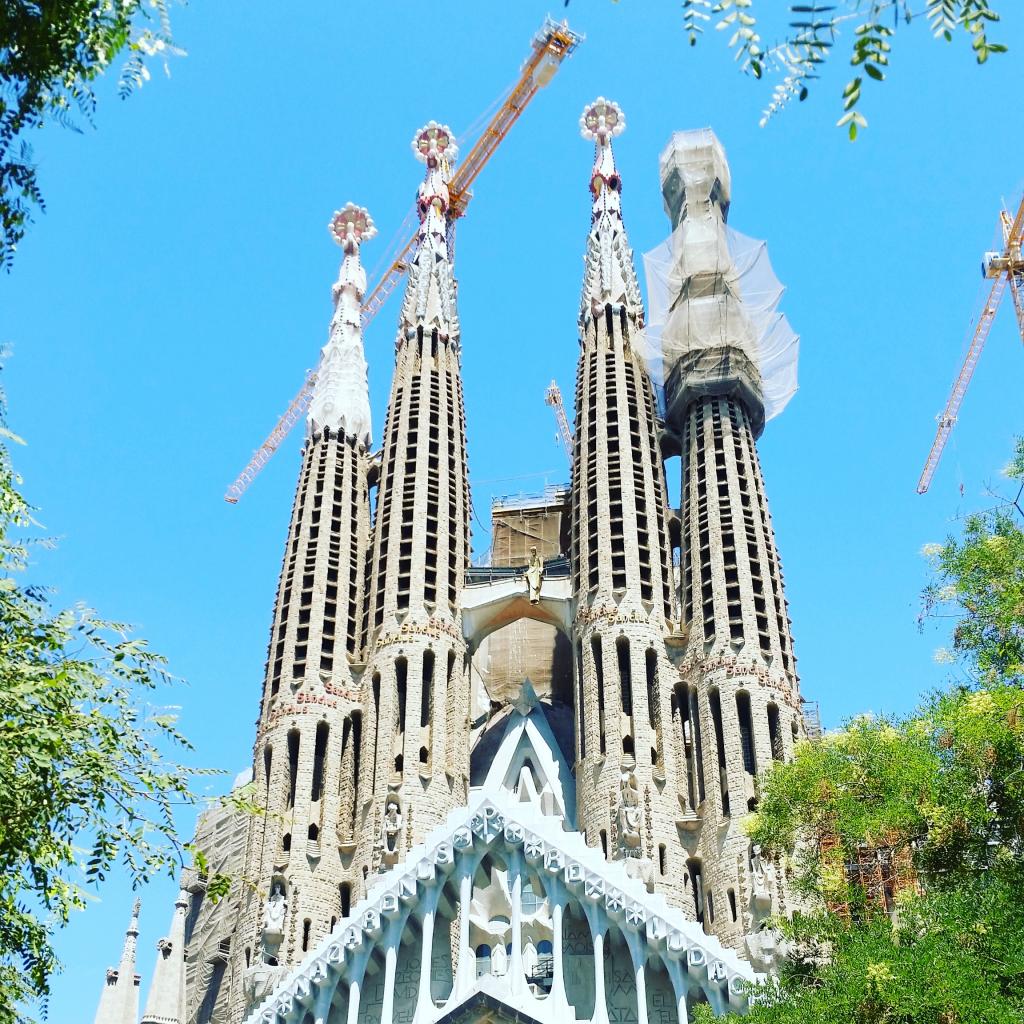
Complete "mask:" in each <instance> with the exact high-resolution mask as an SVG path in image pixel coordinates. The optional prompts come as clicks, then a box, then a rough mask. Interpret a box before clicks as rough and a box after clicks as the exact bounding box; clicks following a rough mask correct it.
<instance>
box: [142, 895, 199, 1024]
mask: <svg viewBox="0 0 1024 1024" xmlns="http://www.w3.org/2000/svg"><path fill="white" fill-rule="evenodd" d="M187 912H188V893H187V892H186V891H185V890H184V889H182V890H181V891H180V892H179V893H178V898H177V900H176V901H175V903H174V916H173V917H172V918H171V930H170V932H168V934H167V936H166V938H163V939H161V940H160V941H159V942H158V943H157V944H156V950H157V953H156V967H155V969H154V971H153V981H152V984H151V985H150V989H149V997H148V998H147V999H146V1011H145V1013H143V1015H142V1024H185V916H186V914H187Z"/></svg>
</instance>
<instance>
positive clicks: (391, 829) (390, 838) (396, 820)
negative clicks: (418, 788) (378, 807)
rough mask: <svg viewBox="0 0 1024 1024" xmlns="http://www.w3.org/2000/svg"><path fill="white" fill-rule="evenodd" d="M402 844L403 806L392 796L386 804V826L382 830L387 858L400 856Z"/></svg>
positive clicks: (382, 842)
mask: <svg viewBox="0 0 1024 1024" xmlns="http://www.w3.org/2000/svg"><path fill="white" fill-rule="evenodd" d="M401 842H402V804H401V801H400V800H399V799H398V797H397V796H395V795H394V794H392V795H391V796H389V797H388V798H387V800H385V802H384V826H383V828H382V830H381V845H382V847H383V851H384V855H385V856H386V857H395V856H397V855H398V852H399V846H400V845H401Z"/></svg>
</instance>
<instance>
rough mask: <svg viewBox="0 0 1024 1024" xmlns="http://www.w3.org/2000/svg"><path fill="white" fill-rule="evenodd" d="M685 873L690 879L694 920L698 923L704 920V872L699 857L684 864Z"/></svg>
mask: <svg viewBox="0 0 1024 1024" xmlns="http://www.w3.org/2000/svg"><path fill="white" fill-rule="evenodd" d="M686 873H687V874H688V875H689V877H690V892H691V894H692V895H693V914H694V919H695V920H696V921H697V922H698V923H700V922H703V920H704V871H703V867H702V865H701V860H700V858H699V857H691V858H690V859H689V860H688V861H687V862H686Z"/></svg>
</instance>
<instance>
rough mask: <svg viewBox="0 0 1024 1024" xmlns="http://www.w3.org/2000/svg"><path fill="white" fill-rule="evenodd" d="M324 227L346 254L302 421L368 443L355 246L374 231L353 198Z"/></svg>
mask: <svg viewBox="0 0 1024 1024" xmlns="http://www.w3.org/2000/svg"><path fill="white" fill-rule="evenodd" d="M327 227H328V230H329V231H330V232H331V235H332V236H333V237H334V240H335V241H336V242H337V243H338V245H340V246H341V247H342V249H343V250H344V253H345V255H344V256H343V258H342V263H341V270H340V272H339V274H338V280H337V281H336V282H335V284H334V286H333V288H332V294H333V297H334V316H333V317H332V318H331V329H330V333H329V334H328V337H327V344H326V345H324V347H323V349H322V350H321V352H320V365H319V367H318V368H317V380H316V385H315V387H314V389H313V398H312V400H311V401H310V405H309V415H308V416H307V419H306V423H307V428H308V433H309V434H310V435H311V436H312V435H316V434H319V433H321V432H322V431H324V430H329V431H331V432H333V433H334V434H336V435H339V434H344V435H345V436H347V437H354V438H355V439H356V440H357V441H359V442H361V443H362V444H363V446H364V447H369V445H370V439H371V434H372V430H371V421H370V396H369V392H368V389H367V385H366V356H365V354H364V352H363V328H362V319H361V317H362V303H363V295H364V294H365V293H366V271H365V270H364V269H363V265H362V263H361V262H360V258H359V248H360V246H361V245H362V243H363V242H368V241H369V240H370V239H371V238H373V237H374V236H375V235H376V234H377V228H376V226H375V225H374V223H373V218H372V217H371V216H370V214H369V213H368V212H367V211H366V210H365V209H364V208H363V207H361V206H356V205H355V204H354V203H347V204H346V205H345V206H343V207H342V208H341V209H340V210H337V211H335V214H334V216H333V217H332V218H331V220H330V223H329V224H328V225H327Z"/></svg>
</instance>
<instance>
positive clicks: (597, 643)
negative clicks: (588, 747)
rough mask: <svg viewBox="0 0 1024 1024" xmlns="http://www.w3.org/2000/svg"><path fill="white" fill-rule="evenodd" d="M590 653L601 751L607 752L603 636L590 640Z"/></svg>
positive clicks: (602, 752)
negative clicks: (602, 658)
mask: <svg viewBox="0 0 1024 1024" xmlns="http://www.w3.org/2000/svg"><path fill="white" fill-rule="evenodd" d="M590 654H591V657H592V658H593V659H594V674H595V676H596V677H597V722H598V728H599V730H600V732H599V736H600V744H599V752H600V753H601V754H602V755H603V754H604V753H605V752H606V746H605V727H604V665H603V664H602V662H601V638H600V637H599V636H595V637H593V638H592V639H591V641H590Z"/></svg>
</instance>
